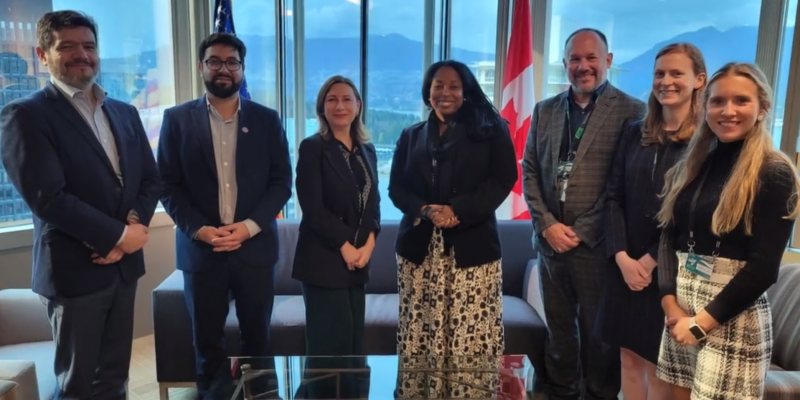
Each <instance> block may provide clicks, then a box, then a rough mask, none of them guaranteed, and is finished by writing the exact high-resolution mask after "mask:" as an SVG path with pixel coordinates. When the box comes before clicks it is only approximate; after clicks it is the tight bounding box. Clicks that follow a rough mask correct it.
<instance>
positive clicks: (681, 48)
mask: <svg viewBox="0 0 800 400" xmlns="http://www.w3.org/2000/svg"><path fill="white" fill-rule="evenodd" d="M673 53H674V54H685V55H686V56H687V57H689V60H691V61H692V72H694V75H695V76H700V75H705V74H706V73H707V72H706V61H705V59H704V58H703V53H701V52H700V49H698V48H697V47H696V46H695V45H693V44H690V43H672V44H668V45H666V46H664V48H662V49H661V50H659V52H658V54H656V61H657V60H658V59H659V58H661V57H663V56H665V55H667V54H673ZM706 81H707V80H706V79H705V77H704V78H703V85H702V86H701V87H699V88H697V89H694V92H692V111H691V113H690V114H689V117H688V118H687V119H686V120H684V121H683V122H682V123H681V126H680V127H679V128H678V133H676V134H675V135H672V137H669V138H668V137H667V132H666V131H665V130H664V108H663V106H662V105H661V103H660V102H659V101H658V98H657V97H656V95H655V94H653V91H652V90H651V91H650V97H649V99H648V100H647V114H645V117H644V122H643V123H642V145H643V146H649V145H651V144H654V143H659V144H662V143H665V142H666V141H667V140H672V141H675V142H686V141H688V140H689V139H691V137H692V135H693V134H694V132H695V130H696V129H697V125H698V124H699V123H700V121H702V119H703V111H704V110H705V104H704V102H703V99H702V96H703V92H704V89H705V88H706Z"/></svg>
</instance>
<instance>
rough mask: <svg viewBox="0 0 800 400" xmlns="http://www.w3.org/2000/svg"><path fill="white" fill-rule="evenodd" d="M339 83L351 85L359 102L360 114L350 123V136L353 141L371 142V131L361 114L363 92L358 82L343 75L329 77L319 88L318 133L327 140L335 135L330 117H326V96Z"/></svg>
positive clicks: (317, 105)
mask: <svg viewBox="0 0 800 400" xmlns="http://www.w3.org/2000/svg"><path fill="white" fill-rule="evenodd" d="M337 83H344V84H346V85H348V86H350V88H351V89H353V94H355V96H356V101H357V102H358V114H356V117H355V119H353V122H351V123H350V137H351V138H352V139H353V143H367V142H369V133H368V132H367V128H366V127H365V126H364V122H363V121H361V115H362V111H363V109H362V108H361V107H363V102H362V101H361V94H360V93H358V88H356V84H355V83H353V81H352V80H350V78H345V77H344V76H341V75H334V76H332V77H330V78H328V80H327V81H325V83H323V84H322V87H321V88H319V93H318V94H317V104H316V112H317V122H319V130H317V133H319V135H320V136H322V138H323V139H325V140H328V139H329V138H330V136H332V135H333V132H331V131H330V125H328V119H327V118H325V97H327V96H328V92H330V91H331V88H332V87H333V85H335V84H337Z"/></svg>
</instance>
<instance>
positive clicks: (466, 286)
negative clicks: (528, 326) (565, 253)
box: [389, 61, 517, 398]
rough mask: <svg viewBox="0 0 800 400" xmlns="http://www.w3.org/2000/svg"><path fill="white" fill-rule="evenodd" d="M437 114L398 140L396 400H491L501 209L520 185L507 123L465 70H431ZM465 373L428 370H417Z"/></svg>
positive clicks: (392, 186) (499, 312) (429, 95)
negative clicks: (465, 399) (399, 399)
mask: <svg viewBox="0 0 800 400" xmlns="http://www.w3.org/2000/svg"><path fill="white" fill-rule="evenodd" d="M422 95H423V101H424V102H425V104H426V105H427V106H428V107H431V108H432V109H433V111H432V112H431V113H430V117H429V118H428V120H427V121H425V122H420V123H418V124H415V125H412V126H410V127H408V128H406V129H405V130H403V133H402V134H401V135H400V139H399V140H398V142H397V148H396V149H395V153H394V158H393V161H392V170H391V176H390V178H389V197H390V198H391V200H392V202H393V203H394V205H395V206H396V207H397V208H398V209H399V210H401V211H402V212H403V219H402V221H401V222H400V228H399V231H398V233H397V239H396V242H395V251H396V252H397V262H398V289H399V294H400V310H399V311H400V315H399V326H398V338H397V354H398V355H399V358H400V365H399V370H400V372H399V374H398V382H397V395H398V396H399V397H402V398H418V397H426V398H442V397H444V398H452V397H480V398H487V397H492V396H493V395H494V393H495V391H496V390H497V386H498V380H497V375H496V374H487V373H478V372H474V373H469V372H466V371H468V370H469V369H470V368H473V369H474V368H481V369H487V368H489V369H494V368H497V366H498V363H499V361H500V356H502V354H503V348H504V338H503V299H502V287H503V283H502V270H501V268H500V257H501V251H500V238H499V234H498V231H497V219H496V218H495V210H496V209H497V208H498V207H499V206H500V205H501V204H502V203H503V201H504V200H505V199H506V197H507V196H508V194H509V193H510V192H511V189H512V188H513V186H514V184H515V182H516V180H517V163H516V156H515V153H514V145H513V143H512V142H511V136H510V135H509V132H508V126H507V123H506V122H505V121H504V120H503V119H502V118H501V117H500V115H499V114H498V112H497V109H495V108H494V107H493V106H492V104H491V102H490V101H489V99H488V98H487V97H486V95H485V94H484V93H483V91H482V90H481V87H480V85H479V84H478V82H477V80H476V79H475V76H474V75H473V74H472V72H471V71H470V70H469V68H468V67H467V66H466V65H464V64H463V63H460V62H457V61H442V62H438V63H435V64H433V65H432V66H431V67H430V68H429V69H428V71H427V72H426V73H425V78H424V82H423V86H422ZM418 368H426V369H434V370H440V369H443V368H448V369H451V370H452V369H463V370H465V372H462V373H432V374H430V373H423V372H414V370H415V369H418Z"/></svg>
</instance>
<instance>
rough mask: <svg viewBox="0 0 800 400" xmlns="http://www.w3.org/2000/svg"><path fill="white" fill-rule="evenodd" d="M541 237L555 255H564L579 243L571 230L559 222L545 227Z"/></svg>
mask: <svg viewBox="0 0 800 400" xmlns="http://www.w3.org/2000/svg"><path fill="white" fill-rule="evenodd" d="M542 236H544V239H545V240H547V244H549V245H550V247H551V248H552V249H553V250H554V251H555V252H556V253H566V252H568V251H570V250H572V249H574V248H575V246H577V245H578V244H579V243H580V242H581V240H580V239H579V238H578V236H577V235H575V232H573V231H572V229H570V228H569V227H568V226H566V225H564V224H562V223H560V222H556V223H555V224H553V225H550V226H549V227H547V229H545V230H544V232H543V233H542Z"/></svg>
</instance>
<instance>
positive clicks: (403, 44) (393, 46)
mask: <svg viewBox="0 0 800 400" xmlns="http://www.w3.org/2000/svg"><path fill="white" fill-rule="evenodd" d="M793 33H794V28H793V27H789V28H787V30H786V33H785V34H786V35H788V36H785V37H788V38H791V37H792V35H793ZM757 37H758V28H757V27H750V26H743V27H736V28H732V29H729V30H727V31H720V30H718V29H716V28H714V27H705V28H702V29H699V30H697V31H694V32H686V33H683V34H681V35H678V36H676V37H673V38H671V39H669V40H665V41H663V42H660V43H656V44H655V45H653V47H652V48H650V49H649V50H647V51H645V52H643V53H642V54H640V55H639V56H637V57H634V58H633V59H631V60H629V61H627V62H624V63H621V64H618V65H616V67H617V68H619V69H620V70H621V71H620V72H621V73H619V75H618V78H616V82H615V84H616V85H617V86H618V87H619V88H620V89H622V90H624V91H626V92H628V93H630V94H631V95H634V96H636V97H638V98H641V99H646V97H647V95H648V93H649V90H650V87H651V82H652V78H651V76H652V68H653V61H654V59H655V55H656V53H657V52H658V50H659V49H661V48H662V47H663V46H664V45H666V44H669V43H673V42H689V43H692V44H694V45H696V46H697V47H698V48H700V50H701V51H702V52H703V54H704V57H705V60H706V66H707V69H708V71H709V74H712V73H713V72H714V71H715V70H716V69H718V68H719V67H721V66H722V65H723V64H725V63H726V62H729V61H750V62H752V61H754V59H755V54H756V42H757ZM240 38H241V39H242V40H243V41H244V42H245V44H246V45H247V48H248V52H247V57H246V64H247V67H248V68H249V72H250V73H249V74H247V75H246V77H247V83H248V87H249V89H250V91H251V93H253V92H258V91H268V90H269V89H270V88H272V87H274V75H273V72H272V71H274V68H273V67H271V66H273V65H275V62H276V57H275V50H274V49H275V37H274V36H247V35H242V36H240ZM619 42H621V40H617V43H619ZM292 46H293V44H292V42H291V40H287V42H286V44H285V48H286V49H287V52H288V55H291V52H292V49H293V47H292ZM611 50H612V51H613V49H611ZM422 51H423V44H422V42H419V41H414V40H411V39H408V38H406V37H404V36H402V35H399V34H390V35H373V36H369V38H368V46H367V59H368V64H367V70H368V71H369V74H370V75H369V78H370V79H369V81H368V83H367V84H368V91H367V93H368V96H369V97H368V99H367V100H368V102H369V107H370V108H380V109H386V110H396V111H416V110H419V101H420V90H421V88H420V84H421V81H422V74H423V71H422ZM784 51H790V49H785V50H784ZM451 57H452V58H453V59H456V60H459V61H462V62H464V63H466V64H471V63H474V62H477V61H484V60H494V54H492V53H481V52H476V51H470V50H465V49H458V48H454V49H452V52H451ZM287 59H289V60H290V61H289V65H286V66H285V71H286V74H287V80H288V82H289V87H292V86H293V81H294V79H293V77H294V68H293V66H292V65H291V59H292V57H287ZM360 60H361V54H360V52H359V39H358V38H335V39H334V38H330V39H327V38H310V39H306V40H305V58H304V61H305V66H304V67H305V71H304V76H305V96H306V101H313V99H314V98H315V97H316V95H317V91H318V90H319V87H320V86H321V85H322V83H323V82H324V81H325V80H326V79H327V78H328V77H330V76H332V75H336V74H342V75H345V76H347V77H350V78H352V79H354V80H355V81H356V83H358V74H359V61H360ZM115 61H118V60H105V61H104V68H103V69H104V71H109V68H111V69H112V70H113V69H117V68H114V67H113V66H112V65H113V64H117V65H118V67H121V65H120V64H121V63H118V62H116V63H115ZM154 62H155V52H147V53H143V54H141V55H139V61H138V63H139V64H140V68H149V67H152V65H150V64H154ZM125 64H127V65H130V63H129V62H126V63H125ZM263 66H270V67H266V68H265V67H263ZM788 68H789V58H788V57H784V59H782V60H781V66H780V71H782V72H783V73H787V72H786V71H788ZM119 69H121V68H119ZM264 71H268V73H266V74H264ZM777 90H778V91H784V92H785V90H786V88H785V86H784V87H779V88H777Z"/></svg>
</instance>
